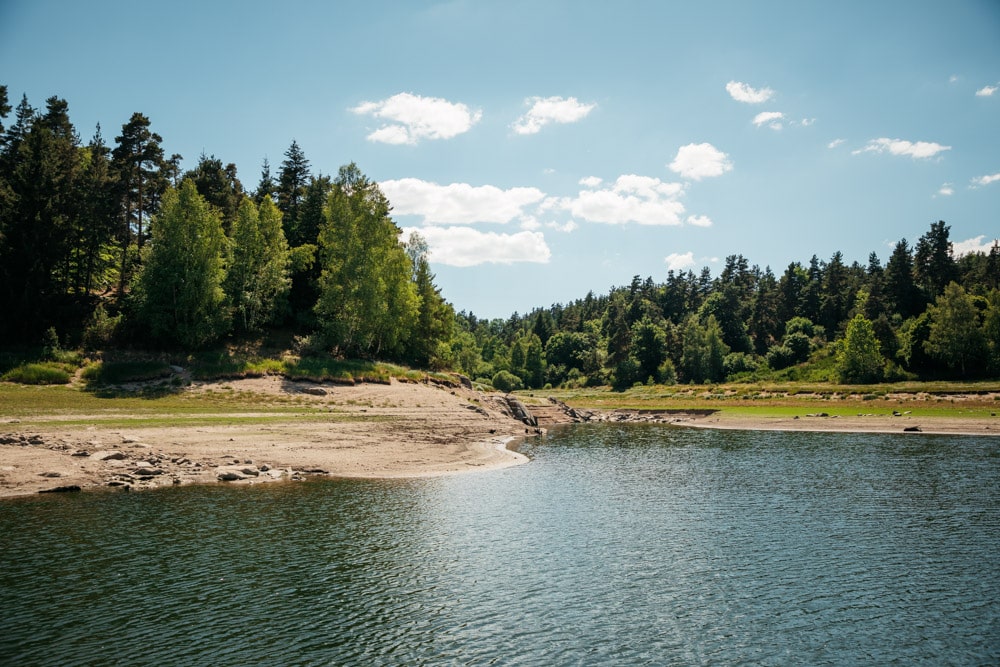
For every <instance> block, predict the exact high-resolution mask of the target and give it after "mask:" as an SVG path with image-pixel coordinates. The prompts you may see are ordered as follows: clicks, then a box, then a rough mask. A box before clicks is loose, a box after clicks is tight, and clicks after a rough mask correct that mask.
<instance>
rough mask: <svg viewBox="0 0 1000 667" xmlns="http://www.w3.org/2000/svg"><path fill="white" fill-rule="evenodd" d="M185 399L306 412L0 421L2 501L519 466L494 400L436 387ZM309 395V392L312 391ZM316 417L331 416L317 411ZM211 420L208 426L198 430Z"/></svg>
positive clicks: (277, 388) (508, 420) (231, 385)
mask: <svg viewBox="0 0 1000 667" xmlns="http://www.w3.org/2000/svg"><path fill="white" fill-rule="evenodd" d="M186 391H193V392H200V391H216V392H218V391H234V392H254V393H257V394H262V395H263V396H262V397H261V400H262V403H263V404H264V405H266V399H267V396H268V395H273V396H275V397H278V396H279V395H282V394H285V395H287V394H294V395H295V397H296V399H297V400H298V401H302V402H304V404H305V405H307V406H308V407H309V408H310V411H308V412H303V413H301V414H292V415H289V414H287V412H286V413H275V414H273V415H269V414H268V413H266V412H262V413H261V414H260V416H261V417H263V419H261V420H260V421H258V422H255V421H254V420H248V419H246V417H247V415H246V414H245V413H240V414H235V413H234V414H233V415H232V423H231V424H226V421H227V420H226V415H224V414H223V415H211V417H212V418H213V420H212V421H215V422H220V423H221V424H225V425H212V426H192V425H191V424H185V420H184V419H183V418H178V422H177V425H167V426H163V425H157V426H136V427H135V428H121V423H122V421H123V420H122V419H121V416H118V418H116V419H115V422H116V425H115V426H114V427H104V426H102V425H101V423H102V421H107V419H108V416H107V415H94V416H93V418H92V419H88V417H87V416H81V415H73V423H74V424H80V423H84V422H89V423H88V424H87V425H86V426H76V425H74V426H73V427H64V426H61V425H60V421H65V419H64V418H63V419H60V418H58V417H53V418H50V419H48V420H46V419H41V420H39V419H38V418H34V417H33V418H32V419H31V425H30V427H25V426H23V425H22V424H21V423H20V421H19V420H16V419H15V420H10V421H8V422H7V423H0V497H9V496H17V495H25V494H34V493H38V492H40V491H46V490H52V489H60V488H68V489H74V488H75V487H80V488H82V489H86V488H94V487H119V488H128V489H132V488H135V489H140V488H149V487H158V486H167V485H174V484H190V483H208V482H216V481H227V480H228V481H232V482H235V483H243V484H255V483H261V482H264V481H280V480H298V479H303V478H305V477H307V476H309V475H329V476H337V477H378V478H392V477H421V476H430V475H445V474H452V473H458V472H465V471H470V470H482V469H493V468H500V467H506V466H511V465H516V464H518V463H523V462H524V461H526V460H527V458H526V457H525V456H523V455H521V454H519V453H517V452H515V451H511V450H510V449H508V448H507V445H508V444H510V443H511V442H512V441H514V440H515V439H516V438H517V437H518V436H524V435H525V426H524V424H522V423H520V422H519V421H517V420H515V419H514V418H513V417H512V416H510V415H509V414H506V413H505V407H506V406H504V405H503V404H502V401H501V400H499V397H497V396H495V395H494V396H490V395H485V394H481V393H480V392H475V391H472V390H468V389H462V388H458V389H453V388H445V387H439V386H434V385H422V384H407V383H398V382H395V381H393V382H392V384H390V385H379V384H365V385H358V386H353V387H343V386H332V385H323V386H317V385H314V384H309V383H291V382H288V381H286V380H282V379H280V378H273V377H266V378H258V379H248V380H236V381H233V382H223V383H213V384H211V385H194V386H192V387H190V388H188V389H187V390H186ZM309 392H311V393H309ZM316 408H324V409H325V410H323V411H318V410H316ZM203 421H204V420H203Z"/></svg>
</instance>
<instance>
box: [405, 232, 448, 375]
mask: <svg viewBox="0 0 1000 667" xmlns="http://www.w3.org/2000/svg"><path fill="white" fill-rule="evenodd" d="M406 254H407V256H408V257H409V258H410V264H411V265H412V266H413V278H412V279H413V284H414V286H415V287H416V291H417V298H418V299H419V300H420V305H419V308H418V310H417V320H416V322H415V323H414V326H413V332H412V334H411V336H410V342H409V352H408V353H407V356H408V358H409V361H411V362H413V363H415V364H416V365H417V366H421V367H426V366H435V367H441V366H443V361H444V360H443V359H440V358H439V356H440V355H439V354H438V350H439V349H440V348H441V346H442V345H445V344H446V343H447V342H448V340H450V339H451V336H452V330H453V327H454V322H455V311H454V310H453V309H452V307H451V306H450V305H449V304H448V303H447V302H446V301H445V300H444V298H443V297H442V296H441V292H440V290H438V288H437V287H436V286H435V285H434V274H433V273H431V266H430V262H429V261H428V259H427V256H428V247H427V242H426V241H424V239H423V238H422V237H421V236H420V235H419V234H418V233H416V232H413V233H412V234H410V238H409V240H408V241H407V242H406Z"/></svg>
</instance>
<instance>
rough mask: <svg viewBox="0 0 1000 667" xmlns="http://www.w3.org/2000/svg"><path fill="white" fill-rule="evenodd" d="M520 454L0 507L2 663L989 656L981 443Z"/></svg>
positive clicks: (615, 430) (659, 438) (694, 438)
mask: <svg viewBox="0 0 1000 667" xmlns="http://www.w3.org/2000/svg"><path fill="white" fill-rule="evenodd" d="M521 451H523V452H524V453H526V454H528V455H529V456H530V457H532V459H533V460H532V461H531V462H530V463H528V464H526V465H522V466H518V467H515V468H508V469H505V470H497V471H489V472H477V473H471V474H468V475H459V476H452V477H442V478H433V479H420V480H392V481H353V480H317V481H310V482H304V483H288V484H270V485H259V486H253V487H231V486H224V485H214V486H203V487H181V488H170V489H164V490H160V491H155V492H143V493H131V494H128V493H120V492H117V493H116V492H96V493H83V494H53V495H44V496H37V497H30V498H18V499H12V500H8V501H3V502H0V610H2V612H0V614H2V615H0V664H2V665H19V666H20V665H139V664H150V665H249V664H262V665H439V664H440V665H490V664H496V665H644V664H648V665H692V664H725V665H738V664H765V665H784V664H788V665H798V664H813V665H822V664H859V663H867V664H880V665H882V664H900V665H919V664H928V665H942V664H955V665H983V664H998V663H1000V602H998V601H1000V439H996V438H972V437H944V436H929V435H923V434H906V435H902V434H898V435H884V434H883V435H869V434H827V433H780V432H745V431H712V430H696V429H686V428H675V427H665V426H657V425H620V426H616V425H607V424H602V425H577V426H573V427H566V428H561V429H558V430H555V431H553V432H552V433H550V434H549V435H548V436H545V437H542V438H539V439H537V440H534V441H530V442H527V443H525V444H524V445H523V446H522V447H521Z"/></svg>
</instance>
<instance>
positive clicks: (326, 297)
mask: <svg viewBox="0 0 1000 667" xmlns="http://www.w3.org/2000/svg"><path fill="white" fill-rule="evenodd" d="M326 215H327V220H326V223H325V224H324V226H323V228H322V229H321V230H320V236H319V247H320V262H321V266H322V274H321V276H320V283H319V288H320V296H319V301H318V302H317V304H316V309H315V310H316V315H317V316H318V317H319V320H320V325H321V328H322V332H323V334H324V336H325V337H326V340H327V342H328V343H329V345H330V347H331V348H332V349H333V350H334V351H335V352H336V353H337V354H341V355H347V356H361V357H380V356H381V357H389V358H393V357H399V356H400V355H401V354H402V353H403V352H404V350H405V347H406V344H407V342H408V341H409V339H410V336H411V335H412V331H413V328H414V325H415V323H416V320H417V316H418V312H419V307H420V297H419V296H418V294H417V291H416V287H415V286H414V284H413V282H412V281H411V279H410V278H411V271H412V267H411V265H410V260H409V258H408V257H407V255H406V252H405V251H404V249H403V247H402V246H401V245H400V244H399V240H398V236H399V228H398V227H396V225H395V223H393V221H392V219H391V218H390V217H389V202H388V200H387V199H386V198H385V195H383V194H382V191H381V190H380V189H379V187H378V185H377V184H375V183H373V182H371V181H369V180H368V179H367V178H366V177H365V176H363V175H362V174H361V173H360V171H358V169H357V167H356V166H355V165H353V164H352V165H349V166H347V167H342V168H341V171H340V174H339V175H338V178H337V181H336V183H335V184H334V190H333V193H332V194H331V195H330V200H329V204H328V206H327V211H326Z"/></svg>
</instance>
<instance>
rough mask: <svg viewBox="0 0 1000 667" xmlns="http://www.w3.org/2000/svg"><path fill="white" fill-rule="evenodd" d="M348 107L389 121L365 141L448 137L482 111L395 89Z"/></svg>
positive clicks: (473, 121) (409, 141)
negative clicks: (394, 92)
mask: <svg viewBox="0 0 1000 667" xmlns="http://www.w3.org/2000/svg"><path fill="white" fill-rule="evenodd" d="M351 111H352V112H354V113H356V114H358V115H361V116H372V117H374V118H381V119H383V120H387V121H390V123H389V124H386V125H383V126H382V127H380V128H379V129H377V130H375V131H374V132H372V133H371V134H369V135H368V140H369V141H374V142H378V143H384V144H410V145H412V144H416V143H418V142H420V141H421V140H423V139H450V138H452V137H455V136H458V135H459V134H462V133H464V132H468V131H469V130H470V129H471V128H472V126H473V125H475V124H476V123H478V122H479V120H480V119H481V118H482V115H483V114H482V112H481V111H473V110H471V109H470V108H469V107H468V106H466V105H465V104H462V103H460V102H449V101H448V100H445V99H441V98H439V97H421V96H420V95H413V94H411V93H399V94H398V95H393V96H392V97H390V98H387V99H384V100H381V101H379V102H362V103H361V104H359V105H358V106H356V107H354V108H352V109H351Z"/></svg>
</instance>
